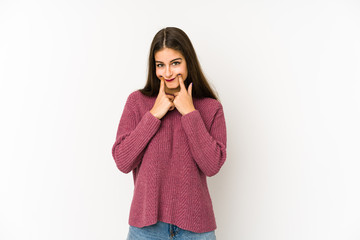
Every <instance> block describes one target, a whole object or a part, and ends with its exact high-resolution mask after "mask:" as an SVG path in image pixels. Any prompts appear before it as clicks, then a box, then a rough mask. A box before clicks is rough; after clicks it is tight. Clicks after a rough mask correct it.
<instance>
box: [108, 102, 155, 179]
mask: <svg viewBox="0 0 360 240" xmlns="http://www.w3.org/2000/svg"><path fill="white" fill-rule="evenodd" d="M160 124H161V120H160V119H158V118H156V117H155V116H154V115H152V114H151V113H150V111H147V112H146V113H145V114H144V115H143V116H142V118H141V120H140V121H139V122H138V123H137V122H136V118H135V113H134V111H133V104H132V101H131V98H130V96H129V97H128V99H127V101H126V104H125V107H124V110H123V113H122V116H121V119H120V123H119V126H118V130H117V134H116V141H115V143H114V144H113V147H112V156H113V158H114V160H115V163H116V166H117V167H118V169H119V170H120V171H122V172H124V173H129V172H130V171H131V170H133V169H134V168H136V167H137V166H138V164H139V163H140V162H141V159H142V156H143V154H144V150H145V147H146V146H147V144H148V143H149V141H150V139H151V138H152V137H153V136H154V134H155V133H156V132H157V130H158V129H159V127H160Z"/></svg>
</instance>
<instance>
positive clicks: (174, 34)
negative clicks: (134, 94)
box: [139, 27, 219, 100]
mask: <svg viewBox="0 0 360 240" xmlns="http://www.w3.org/2000/svg"><path fill="white" fill-rule="evenodd" d="M163 48H171V49H174V50H177V51H179V52H181V54H182V55H183V56H184V57H185V60H186V63H187V69H188V76H187V78H186V81H184V84H185V87H186V89H187V88H188V86H189V84H190V83H193V86H192V97H195V98H205V97H209V98H214V99H216V100H219V99H218V96H217V95H216V94H215V93H214V91H213V90H212V88H211V87H210V85H209V83H208V81H207V80H206V78H205V76H204V74H203V72H202V70H201V66H200V64H199V60H198V58H197V56H196V53H195V49H194V47H193V45H192V43H191V41H190V39H189V37H188V36H187V35H186V33H185V32H184V31H183V30H181V29H179V28H176V27H166V28H163V29H161V30H160V31H158V32H157V33H156V35H155V36H154V39H153V41H152V43H151V47H150V54H149V63H148V78H147V82H146V85H145V87H144V88H142V89H139V91H140V92H141V93H142V94H144V95H146V96H149V97H154V96H157V95H158V94H159V88H160V80H159V79H158V78H157V76H156V69H155V53H156V52H157V51H159V50H162V49H163Z"/></svg>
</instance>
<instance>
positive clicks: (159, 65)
mask: <svg viewBox="0 0 360 240" xmlns="http://www.w3.org/2000/svg"><path fill="white" fill-rule="evenodd" d="M163 65H164V64H161V63H159V64H157V65H156V67H162V66H163Z"/></svg>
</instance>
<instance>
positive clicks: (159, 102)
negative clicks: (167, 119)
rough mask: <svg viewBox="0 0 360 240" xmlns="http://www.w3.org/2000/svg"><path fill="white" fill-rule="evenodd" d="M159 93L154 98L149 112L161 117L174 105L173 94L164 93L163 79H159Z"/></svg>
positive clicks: (172, 108)
mask: <svg viewBox="0 0 360 240" xmlns="http://www.w3.org/2000/svg"><path fill="white" fill-rule="evenodd" d="M160 81H161V82H160V89H159V94H158V96H157V98H156V100H155V103H154V106H153V107H152V109H151V110H150V112H151V114H152V115H154V116H155V117H156V118H158V119H161V118H162V117H163V116H164V115H165V114H166V113H167V112H168V111H171V110H174V108H175V105H174V103H173V101H174V96H172V95H167V94H166V93H165V83H164V80H163V79H161V80H160Z"/></svg>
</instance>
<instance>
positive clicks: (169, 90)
mask: <svg viewBox="0 0 360 240" xmlns="http://www.w3.org/2000/svg"><path fill="white" fill-rule="evenodd" d="M176 92H180V86H179V87H177V88H167V87H166V86H165V93H168V94H174V93H176Z"/></svg>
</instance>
